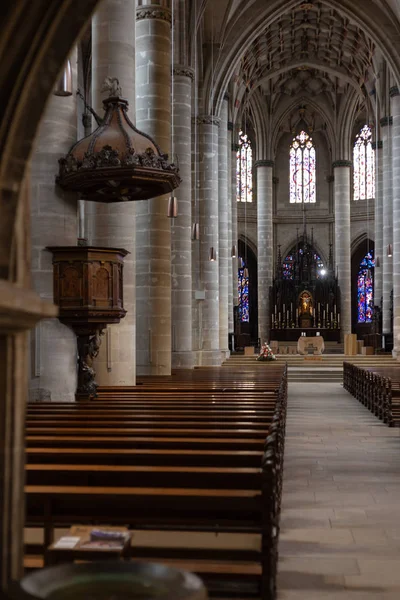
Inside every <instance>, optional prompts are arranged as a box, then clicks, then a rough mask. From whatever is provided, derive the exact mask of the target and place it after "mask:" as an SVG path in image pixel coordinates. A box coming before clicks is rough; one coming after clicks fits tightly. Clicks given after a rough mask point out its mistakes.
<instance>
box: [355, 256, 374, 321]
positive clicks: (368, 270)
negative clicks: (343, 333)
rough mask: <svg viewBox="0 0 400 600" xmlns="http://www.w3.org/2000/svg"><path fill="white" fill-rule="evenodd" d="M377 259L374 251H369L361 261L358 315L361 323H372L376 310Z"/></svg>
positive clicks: (358, 281)
mask: <svg viewBox="0 0 400 600" xmlns="http://www.w3.org/2000/svg"><path fill="white" fill-rule="evenodd" d="M374 266H375V261H374V259H373V253H372V252H368V253H367V254H366V255H365V256H364V258H363V259H362V261H361V263H360V268H359V271H358V280H357V317H358V319H357V320H358V322H359V323H371V321H372V315H373V312H374V276H373V268H374Z"/></svg>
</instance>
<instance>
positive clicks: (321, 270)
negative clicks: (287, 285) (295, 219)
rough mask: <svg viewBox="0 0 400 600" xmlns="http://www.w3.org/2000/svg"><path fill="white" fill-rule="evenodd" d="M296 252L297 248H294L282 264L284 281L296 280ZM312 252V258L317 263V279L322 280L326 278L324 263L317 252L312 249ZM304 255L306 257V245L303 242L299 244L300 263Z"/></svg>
mask: <svg viewBox="0 0 400 600" xmlns="http://www.w3.org/2000/svg"><path fill="white" fill-rule="evenodd" d="M296 252H297V250H296V246H295V247H294V248H292V250H291V251H290V252H289V254H288V255H287V256H286V258H285V259H284V260H283V262H282V277H283V279H294V275H295V273H294V272H295V262H296V259H295V257H296ZM310 252H311V257H312V258H313V259H314V261H315V266H316V274H315V275H316V278H317V279H320V278H321V277H324V276H325V275H326V269H325V267H324V263H323V261H322V258H321V257H320V255H319V254H317V253H316V252H315V250H313V249H312V248H311V249H310ZM303 255H304V245H303V242H301V243H300V244H299V255H298V260H299V261H301V259H302V256H303ZM299 266H300V265H298V268H299Z"/></svg>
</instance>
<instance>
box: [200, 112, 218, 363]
mask: <svg viewBox="0 0 400 600" xmlns="http://www.w3.org/2000/svg"><path fill="white" fill-rule="evenodd" d="M198 120H199V142H200V178H201V179H200V278H201V282H202V285H203V289H204V291H205V299H204V300H203V302H202V307H201V317H200V319H201V320H200V323H201V326H200V327H201V332H200V342H201V343H200V348H201V350H200V353H199V361H200V364H201V365H211V366H218V365H220V364H221V352H220V350H219V267H218V259H219V257H218V254H217V260H215V261H210V260H209V259H210V249H211V248H214V251H215V252H218V128H219V125H220V119H219V118H217V117H214V116H212V115H209V116H204V117H199V119H198Z"/></svg>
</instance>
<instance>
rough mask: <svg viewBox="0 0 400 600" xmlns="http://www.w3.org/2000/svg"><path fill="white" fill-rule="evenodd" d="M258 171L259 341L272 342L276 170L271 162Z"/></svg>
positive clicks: (258, 164) (260, 163)
mask: <svg viewBox="0 0 400 600" xmlns="http://www.w3.org/2000/svg"><path fill="white" fill-rule="evenodd" d="M254 166H255V167H256V168H257V215H258V216H257V247H258V263H257V264H258V269H257V274H258V337H259V338H260V342H261V344H263V343H264V342H268V341H269V336H270V324H271V310H272V307H271V306H269V288H270V286H271V285H272V279H273V276H274V260H273V255H274V248H273V226H272V217H273V214H272V212H273V182H272V177H273V169H274V163H273V161H272V160H258V161H256V163H255V165H254Z"/></svg>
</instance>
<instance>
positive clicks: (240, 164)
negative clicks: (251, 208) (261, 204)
mask: <svg viewBox="0 0 400 600" xmlns="http://www.w3.org/2000/svg"><path fill="white" fill-rule="evenodd" d="M252 169H253V152H252V149H251V143H250V140H249V137H248V135H247V134H245V133H243V131H239V150H238V151H237V154H236V199H237V201H238V202H252V201H253V171H252Z"/></svg>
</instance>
